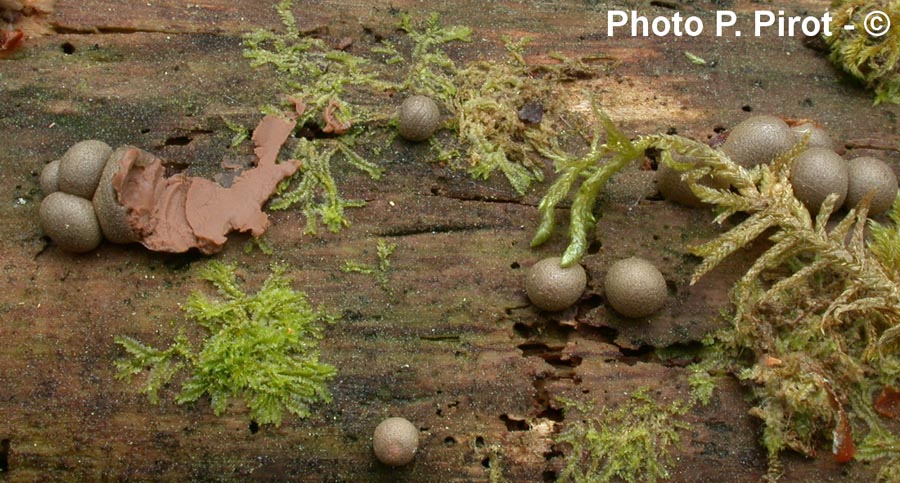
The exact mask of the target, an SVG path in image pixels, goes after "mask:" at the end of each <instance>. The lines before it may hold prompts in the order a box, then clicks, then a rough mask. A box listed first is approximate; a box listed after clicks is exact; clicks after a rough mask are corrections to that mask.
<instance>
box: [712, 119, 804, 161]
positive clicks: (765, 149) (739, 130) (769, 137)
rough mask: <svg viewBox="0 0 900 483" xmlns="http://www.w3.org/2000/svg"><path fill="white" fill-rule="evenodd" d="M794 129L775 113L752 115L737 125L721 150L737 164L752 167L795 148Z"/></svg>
mask: <svg viewBox="0 0 900 483" xmlns="http://www.w3.org/2000/svg"><path fill="white" fill-rule="evenodd" d="M794 144H796V139H795V138H794V131H791V128H790V127H788V125H787V123H785V122H784V121H782V120H781V119H779V118H777V117H775V116H753V117H750V118H748V119H745V120H744V121H743V122H741V123H740V124H738V125H737V126H735V127H734V129H732V130H731V133H729V134H728V139H726V140H725V142H724V143H723V144H722V151H724V152H725V154H726V155H728V157H729V158H731V160H732V161H734V162H735V163H737V164H739V165H741V166H743V167H745V168H751V167H753V166H756V165H757V164H763V163H768V162H769V161H771V160H773V159H775V158H776V157H778V155H780V154H783V153H784V152H786V151H787V150H789V149H791V148H792V147H794Z"/></svg>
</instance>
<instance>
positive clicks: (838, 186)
mask: <svg viewBox="0 0 900 483" xmlns="http://www.w3.org/2000/svg"><path fill="white" fill-rule="evenodd" d="M848 183H849V175H848V172H847V162H846V161H844V160H843V158H841V157H840V156H838V155H837V153H835V152H834V151H832V150H830V149H825V148H809V149H807V150H806V151H804V152H802V153H800V155H799V156H797V158H796V159H795V160H794V164H793V165H792V166H791V186H792V187H793V189H794V196H796V197H797V199H798V200H800V201H802V202H803V204H804V205H806V209H808V210H809V211H810V213H818V212H819V207H820V206H821V205H822V202H823V201H825V198H826V197H828V195H830V194H831V193H837V195H838V199H837V203H835V207H839V206H841V205H842V204H844V199H846V198H847V186H848Z"/></svg>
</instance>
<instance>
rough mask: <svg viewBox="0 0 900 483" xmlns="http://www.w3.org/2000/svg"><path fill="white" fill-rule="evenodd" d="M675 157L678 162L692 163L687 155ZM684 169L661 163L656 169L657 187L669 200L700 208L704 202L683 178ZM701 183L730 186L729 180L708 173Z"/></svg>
mask: <svg viewBox="0 0 900 483" xmlns="http://www.w3.org/2000/svg"><path fill="white" fill-rule="evenodd" d="M673 159H674V160H675V162H678V163H691V159H690V158H687V157H686V156H680V155H677V154H676V155H673ZM682 174H684V172H683V171H678V170H677V169H675V168H672V167H669V165H668V164H665V163H662V162H661V163H660V164H659V168H658V169H657V170H656V187H657V188H658V189H659V192H660V194H662V195H663V197H664V198H665V199H667V200H669V201H674V202H675V203H678V204H680V205H684V206H689V207H691V208H698V207H700V206H703V202H702V201H700V198H697V195H695V194H694V192H693V191H691V186H690V184H688V182H687V181H685V180H684V179H682V177H681V176H682ZM699 182H700V184H702V185H704V186H708V187H710V188H720V189H725V188H727V187H728V182H727V181H722V180H718V179H716V178H713V177H712V176H709V175H706V176H704V177H702V178H700V181H699Z"/></svg>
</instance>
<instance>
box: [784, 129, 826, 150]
mask: <svg viewBox="0 0 900 483" xmlns="http://www.w3.org/2000/svg"><path fill="white" fill-rule="evenodd" d="M791 131H794V136H795V137H796V141H797V142H798V143H799V142H800V141H801V140H802V139H803V136H806V135H807V134H808V135H809V141H808V142H807V147H810V148H826V149H831V150H833V149H834V141H832V140H831V136H829V135H828V133H827V132H826V131H825V130H824V129H822V128H820V127H818V126H816V125H815V124H813V123H811V122H804V123H803V124H798V125H796V126H792V127H791Z"/></svg>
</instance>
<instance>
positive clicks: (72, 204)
mask: <svg viewBox="0 0 900 483" xmlns="http://www.w3.org/2000/svg"><path fill="white" fill-rule="evenodd" d="M38 213H39V216H40V219H41V229H42V230H43V231H44V234H45V235H47V236H48V237H50V239H52V240H53V241H54V242H56V244H57V245H59V247H60V248H61V249H63V250H65V251H67V252H73V253H84V252H89V251H91V250H93V249H95V248H97V247H98V246H100V242H102V241H103V235H102V233H101V232H100V223H99V222H98V221H97V215H95V214H94V206H93V205H92V204H91V202H90V201H88V200H86V199H84V198H82V197H80V196H75V195H70V194H68V193H63V192H62V191H57V192H56V193H51V194H50V195H48V196H47V197H46V198H44V200H43V201H42V202H41V207H40V210H38Z"/></svg>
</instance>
